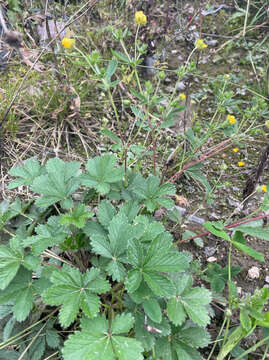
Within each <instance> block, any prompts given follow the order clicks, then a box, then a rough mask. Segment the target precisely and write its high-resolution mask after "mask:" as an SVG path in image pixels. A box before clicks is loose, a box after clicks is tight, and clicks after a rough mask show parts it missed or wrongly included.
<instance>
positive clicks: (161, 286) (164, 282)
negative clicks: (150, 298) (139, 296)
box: [143, 271, 175, 298]
mask: <svg viewBox="0 0 269 360" xmlns="http://www.w3.org/2000/svg"><path fill="white" fill-rule="evenodd" d="M143 276H144V279H145V281H146V283H147V285H148V286H149V287H150V289H151V290H152V291H153V292H154V293H155V294H156V295H159V296H164V297H166V298H169V297H171V296H173V295H174V294H175V288H174V285H173V284H172V282H171V281H170V280H169V279H168V278H167V277H165V276H163V275H160V274H157V273H156V272H150V271H147V272H144V273H143Z"/></svg>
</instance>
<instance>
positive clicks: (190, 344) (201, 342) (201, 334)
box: [155, 325, 210, 360]
mask: <svg viewBox="0 0 269 360" xmlns="http://www.w3.org/2000/svg"><path fill="white" fill-rule="evenodd" d="M209 342H210V336H209V334H208V332H207V331H206V330H205V329H202V328H199V327H197V326H195V325H191V326H190V325H189V326H187V327H186V328H184V329H181V328H178V327H176V328H173V332H172V334H170V335H169V339H168V338H166V337H162V338H159V339H157V342H156V347H155V349H156V356H157V357H158V358H162V359H165V360H202V359H203V357H202V356H201V354H200V353H199V352H198V351H197V350H196V348H198V347H205V346H207V345H208V344H209Z"/></svg>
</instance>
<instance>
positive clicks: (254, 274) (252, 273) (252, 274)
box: [248, 266, 260, 279]
mask: <svg viewBox="0 0 269 360" xmlns="http://www.w3.org/2000/svg"><path fill="white" fill-rule="evenodd" d="M248 276H249V278H250V279H258V278H259V276H260V270H259V268H257V266H252V268H250V269H249V270H248Z"/></svg>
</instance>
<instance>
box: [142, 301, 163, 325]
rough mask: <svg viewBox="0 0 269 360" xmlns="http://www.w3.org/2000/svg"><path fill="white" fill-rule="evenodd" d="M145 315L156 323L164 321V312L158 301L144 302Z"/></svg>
mask: <svg viewBox="0 0 269 360" xmlns="http://www.w3.org/2000/svg"><path fill="white" fill-rule="evenodd" d="M143 308H144V311H145V314H146V315H147V316H148V317H149V318H150V319H151V320H152V321H154V322H156V323H158V324H159V323H160V322H161V321H162V310H161V307H160V305H159V303H158V301H157V300H156V299H149V300H145V301H144V302H143Z"/></svg>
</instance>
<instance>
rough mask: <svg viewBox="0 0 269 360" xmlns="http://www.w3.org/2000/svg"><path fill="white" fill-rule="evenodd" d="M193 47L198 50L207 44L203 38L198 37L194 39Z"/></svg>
mask: <svg viewBox="0 0 269 360" xmlns="http://www.w3.org/2000/svg"><path fill="white" fill-rule="evenodd" d="M195 47H196V48H197V49H198V50H204V49H205V48H207V44H205V43H204V40H202V39H198V40H196V41H195Z"/></svg>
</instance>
